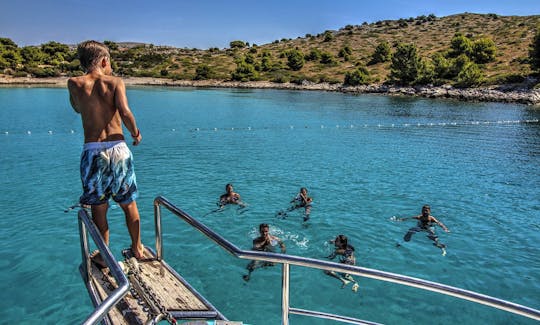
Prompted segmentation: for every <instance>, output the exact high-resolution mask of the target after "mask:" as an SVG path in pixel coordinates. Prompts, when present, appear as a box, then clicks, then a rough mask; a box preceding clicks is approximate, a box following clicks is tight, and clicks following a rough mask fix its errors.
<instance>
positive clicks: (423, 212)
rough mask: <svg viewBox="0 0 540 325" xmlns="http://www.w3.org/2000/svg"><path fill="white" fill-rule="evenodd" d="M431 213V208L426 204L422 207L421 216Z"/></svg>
mask: <svg viewBox="0 0 540 325" xmlns="http://www.w3.org/2000/svg"><path fill="white" fill-rule="evenodd" d="M430 213H431V207H430V206H429V205H428V204H426V205H424V206H423V207H422V215H423V216H429V214H430Z"/></svg>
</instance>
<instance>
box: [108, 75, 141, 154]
mask: <svg viewBox="0 0 540 325" xmlns="http://www.w3.org/2000/svg"><path fill="white" fill-rule="evenodd" d="M114 104H115V106H116V108H117V109H118V113H120V117H121V118H122V122H123V123H124V125H125V126H126V128H127V129H128V131H129V132H130V133H131V137H132V138H133V145H134V146H136V145H138V144H139V142H141V140H142V136H141V131H140V130H139V128H138V127H137V122H136V121H135V116H134V115H133V113H132V112H131V109H129V105H128V100H127V95H126V85H125V84H124V82H123V81H122V79H118V82H117V84H116V88H115V93H114Z"/></svg>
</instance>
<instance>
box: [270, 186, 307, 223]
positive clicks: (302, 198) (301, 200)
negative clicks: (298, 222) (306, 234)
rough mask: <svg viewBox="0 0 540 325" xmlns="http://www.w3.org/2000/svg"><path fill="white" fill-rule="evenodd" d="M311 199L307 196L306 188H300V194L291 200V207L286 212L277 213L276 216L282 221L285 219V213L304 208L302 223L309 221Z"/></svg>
mask: <svg viewBox="0 0 540 325" xmlns="http://www.w3.org/2000/svg"><path fill="white" fill-rule="evenodd" d="M312 202H313V199H312V198H311V197H309V196H308V191H307V188H305V187H302V188H300V192H298V194H297V195H296V196H295V197H294V198H293V199H292V200H291V202H290V203H291V206H290V207H289V208H288V209H287V210H286V211H283V210H282V211H279V212H278V213H277V214H276V215H277V216H278V217H281V218H282V219H285V218H287V212H291V211H293V210H296V209H300V208H304V222H307V221H308V220H309V216H310V214H311V203H312Z"/></svg>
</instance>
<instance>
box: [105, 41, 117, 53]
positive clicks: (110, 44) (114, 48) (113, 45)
mask: <svg viewBox="0 0 540 325" xmlns="http://www.w3.org/2000/svg"><path fill="white" fill-rule="evenodd" d="M103 44H105V45H106V46H107V47H108V48H109V50H111V51H117V50H118V44H116V43H115V42H113V41H103Z"/></svg>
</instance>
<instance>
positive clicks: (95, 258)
mask: <svg viewBox="0 0 540 325" xmlns="http://www.w3.org/2000/svg"><path fill="white" fill-rule="evenodd" d="M90 260H91V261H92V263H94V264H95V265H96V266H97V267H98V268H99V269H100V270H103V269H105V268H107V264H105V260H104V259H103V257H102V256H101V253H100V252H99V251H98V250H95V251H94V252H92V254H90Z"/></svg>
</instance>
